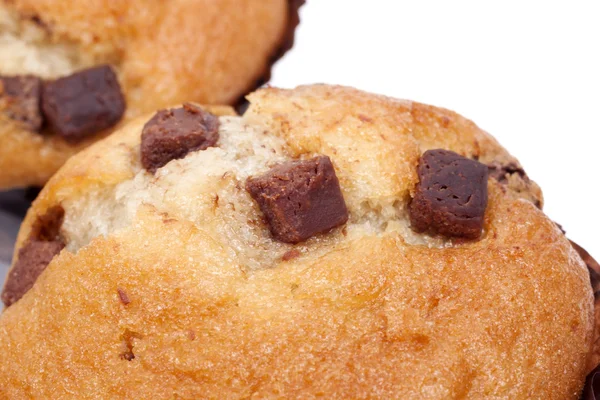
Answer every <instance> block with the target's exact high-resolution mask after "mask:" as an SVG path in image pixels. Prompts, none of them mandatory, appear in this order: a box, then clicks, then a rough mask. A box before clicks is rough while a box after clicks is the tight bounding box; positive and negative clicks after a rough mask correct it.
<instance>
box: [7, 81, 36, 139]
mask: <svg viewBox="0 0 600 400" xmlns="http://www.w3.org/2000/svg"><path fill="white" fill-rule="evenodd" d="M41 97H42V81H41V80H40V79H39V78H37V77H35V76H30V75H23V76H12V77H2V76H0V99H1V100H2V102H3V103H5V109H4V110H3V111H4V113H6V115H8V117H9V118H11V119H14V120H15V121H18V122H20V123H21V124H22V125H23V126H24V127H25V128H26V129H27V130H30V131H33V132H39V131H40V129H42V123H43V118H42V110H41V103H40V102H41Z"/></svg>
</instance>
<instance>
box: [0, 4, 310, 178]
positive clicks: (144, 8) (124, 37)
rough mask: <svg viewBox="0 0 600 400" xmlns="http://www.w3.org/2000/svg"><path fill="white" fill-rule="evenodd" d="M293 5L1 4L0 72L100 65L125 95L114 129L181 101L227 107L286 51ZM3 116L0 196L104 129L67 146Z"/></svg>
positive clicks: (49, 73)
mask: <svg viewBox="0 0 600 400" xmlns="http://www.w3.org/2000/svg"><path fill="white" fill-rule="evenodd" d="M296 3H298V2H297V1H292V0H251V1H243V2H240V1H238V0H171V1H168V2H166V1H161V0H150V1H148V0H128V1H113V0H76V1H63V2H60V1H59V2H57V1H54V0H11V1H3V2H0V75H16V74H32V75H36V76H39V77H41V78H44V79H55V78H59V77H63V76H67V75H70V74H72V73H73V72H75V71H78V70H81V69H84V68H89V67H92V66H96V65H100V64H110V65H111V66H113V67H114V68H115V70H116V71H117V75H118V78H119V82H120V85H121V88H122V89H123V93H124V95H125V98H126V104H127V110H126V115H125V118H124V121H123V122H125V121H126V120H130V119H132V118H134V117H136V116H139V115H142V114H145V113H148V112H151V111H154V110H156V109H158V108H161V107H165V106H168V105H171V104H177V103H181V102H184V101H198V102H202V103H205V104H233V103H234V102H236V101H237V100H238V99H239V97H240V96H242V95H243V94H244V93H247V91H249V90H251V89H252V88H253V87H255V85H256V84H257V82H261V81H262V80H263V77H265V76H268V71H269V69H270V66H271V64H272V63H273V62H274V61H275V60H276V58H277V57H279V56H281V55H282V51H281V49H286V48H289V47H290V46H291V42H292V41H293V32H294V29H293V28H294V27H295V25H296V24H297V22H298V21H297V12H298V10H297V7H298V4H296ZM288 27H291V29H288ZM4 114H5V113H3V112H2V110H1V108H0V141H1V142H2V147H1V148H0V189H3V188H9V187H17V186H27V185H42V184H44V183H45V182H46V181H47V180H48V179H49V177H50V176H52V174H53V173H54V172H56V171H57V169H58V168H59V167H60V166H61V165H62V164H63V163H64V162H65V161H66V160H67V159H68V158H69V157H70V156H71V155H73V154H75V153H76V152H78V151H80V150H81V149H83V148H85V147H87V146H88V145H89V144H91V143H93V142H95V141H97V140H99V139H101V138H102V137H104V136H106V135H107V134H108V133H110V132H111V131H112V129H108V130H105V131H103V132H100V133H99V134H98V135H96V136H94V137H93V138H90V139H88V140H87V141H85V142H83V143H78V144H77V145H69V144H67V143H65V141H64V139H61V138H60V137H57V136H56V135H51V134H48V132H43V134H42V135H39V134H36V133H35V132H31V131H29V130H27V129H23V127H22V125H20V124H18V123H16V122H15V121H12V120H11V119H10V118H8V117H7V116H6V115H4ZM121 125H122V124H121Z"/></svg>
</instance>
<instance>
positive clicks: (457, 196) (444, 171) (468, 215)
mask: <svg viewBox="0 0 600 400" xmlns="http://www.w3.org/2000/svg"><path fill="white" fill-rule="evenodd" d="M418 174H419V183H418V184H417V187H416V192H415V196H414V198H413V199H412V201H411V203H410V205H409V211H410V221H411V224H412V227H413V229H414V230H416V231H417V232H425V231H429V232H431V233H438V234H441V235H445V236H452V237H463V238H467V239H477V238H478V237H479V236H480V235H481V230H482V228H483V216H484V214H485V209H486V206H487V178H488V169H487V166H486V165H484V164H481V163H480V162H478V161H474V160H471V159H468V158H465V157H462V156H460V155H458V154H456V153H454V152H452V151H448V150H441V149H437V150H428V151H426V152H425V153H424V154H423V155H422V156H421V159H420V161H419V167H418Z"/></svg>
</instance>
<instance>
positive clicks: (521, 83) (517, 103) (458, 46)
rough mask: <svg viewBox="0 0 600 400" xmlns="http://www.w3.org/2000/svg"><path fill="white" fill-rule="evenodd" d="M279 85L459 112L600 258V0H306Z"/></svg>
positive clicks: (279, 74)
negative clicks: (325, 86) (346, 91)
mask: <svg viewBox="0 0 600 400" xmlns="http://www.w3.org/2000/svg"><path fill="white" fill-rule="evenodd" d="M301 19H302V22H301V25H300V28H299V30H298V32H297V35H296V44H295V47H294V49H293V50H292V51H291V52H290V53H288V54H287V56H286V57H285V58H284V59H283V60H282V61H280V62H279V63H278V64H277V66H276V68H275V71H274V74H273V80H272V82H271V83H272V84H273V85H274V86H280V87H294V86H296V85H300V84H306V83H316V82H323V83H336V84H343V85H349V86H354V87H357V88H359V89H364V90H367V91H371V92H375V93H380V94H385V95H389V96H393V97H399V98H406V99H411V100H417V101H420V102H424V103H429V104H433V105H437V106H442V107H445V108H449V109H452V110H455V111H457V112H459V113H461V114H462V115H464V116H466V117H467V118H469V119H472V120H473V121H475V123H477V124H478V125H479V126H480V127H481V128H483V129H485V130H486V131H488V132H490V133H491V134H492V135H494V136H495V137H496V138H497V139H498V140H499V141H500V142H501V143H502V144H503V145H504V146H505V147H506V148H507V149H508V150H509V151H510V152H511V153H512V154H513V155H515V156H516V157H517V158H518V159H519V160H520V161H521V163H522V164H523V166H524V168H525V170H526V171H527V173H528V174H529V176H530V177H531V178H532V179H533V180H535V181H536V182H537V183H538V184H539V185H540V186H541V187H542V190H543V191H544V197H545V207H544V209H545V211H546V213H547V214H548V215H549V216H550V217H551V218H552V219H553V220H555V221H557V222H559V223H561V224H562V225H563V227H564V228H565V229H566V231H567V234H568V236H569V237H570V238H571V239H572V240H574V241H576V242H578V243H579V244H580V245H582V246H583V247H585V248H586V249H587V250H588V251H589V252H590V253H592V255H595V257H596V258H597V259H598V258H600V240H599V239H598V237H599V236H600V211H599V210H598V206H599V205H598V203H599V201H600V188H599V187H600V179H599V175H600V149H599V148H598V145H599V144H600V139H599V138H600V1H598V0H595V1H587V2H585V1H566V0H565V1H560V2H559V1H543V2H542V1H494V2H492V1H421V0H418V1H415V0H413V1H404V0H401V1H397V0H308V1H307V4H306V5H305V6H304V7H303V9H302V11H301Z"/></svg>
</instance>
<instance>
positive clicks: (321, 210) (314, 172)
mask: <svg viewBox="0 0 600 400" xmlns="http://www.w3.org/2000/svg"><path fill="white" fill-rule="evenodd" d="M246 190H247V191H248V192H249V193H250V195H251V196H252V198H254V200H255V201H256V202H257V203H258V205H259V207H260V209H261V211H262V212H263V214H264V215H265V217H266V219H267V222H268V223H269V228H270V229H271V233H272V234H273V236H274V237H275V239H277V240H280V241H282V242H286V243H298V242H301V241H304V240H306V239H308V238H310V237H311V236H313V235H316V234H318V233H324V232H327V231H329V230H330V229H332V228H335V227H337V226H340V225H343V224H345V223H346V221H347V220H348V210H347V208H346V203H345V202H344V197H343V196H342V192H341V190H340V184H339V182H338V179H337V176H336V175H335V170H334V169H333V164H331V160H330V159H329V157H327V156H320V157H316V158H313V159H311V160H307V161H292V162H288V163H285V164H281V165H279V166H276V167H275V168H272V169H271V170H270V171H269V172H268V173H266V174H265V175H262V176H259V177H256V178H249V179H248V180H247V182H246Z"/></svg>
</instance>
